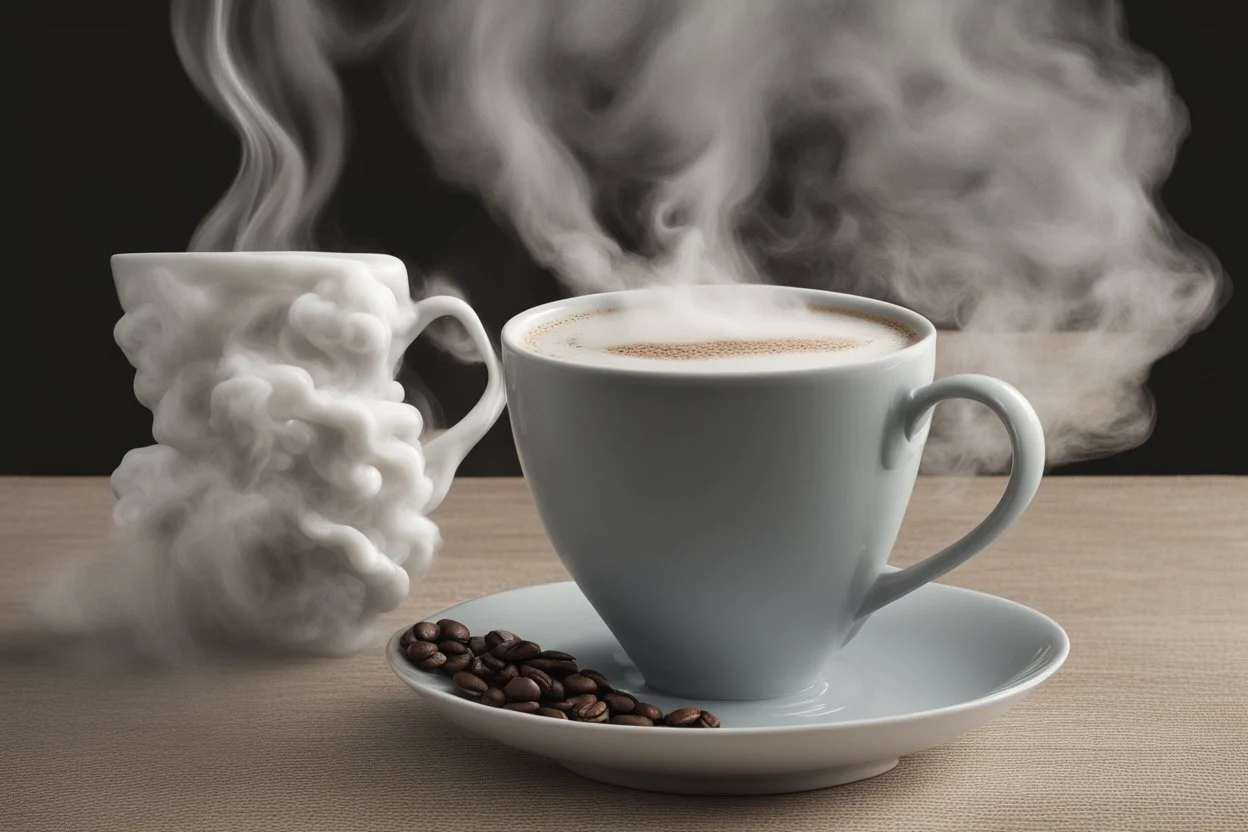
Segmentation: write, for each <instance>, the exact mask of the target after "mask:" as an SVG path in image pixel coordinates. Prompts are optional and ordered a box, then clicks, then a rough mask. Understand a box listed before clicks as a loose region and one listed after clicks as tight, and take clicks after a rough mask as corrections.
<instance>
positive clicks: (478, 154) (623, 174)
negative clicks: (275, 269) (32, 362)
mask: <svg viewBox="0 0 1248 832" xmlns="http://www.w3.org/2000/svg"><path fill="white" fill-rule="evenodd" d="M383 5H384V7H385V8H386V9H387V13H386V14H385V15H384V16H383V17H382V18H381V19H380V22H375V23H371V24H367V25H358V26H354V27H348V26H344V25H343V24H342V23H341V22H335V21H339V18H337V17H335V14H334V13H332V12H330V11H329V9H330V7H329V6H327V5H325V4H324V3H316V2H301V3H294V2H291V3H287V2H277V0H269V2H257V3H252V4H247V8H248V9H249V10H250V12H249V16H245V17H244V16H242V14H241V12H240V11H239V8H240V7H239V6H237V5H236V4H235V3H234V2H233V0H214V2H213V3H210V4H204V5H203V6H201V5H200V4H189V3H176V4H175V9H174V28H175V31H176V32H178V33H179V43H180V44H181V52H182V55H183V57H184V60H185V61H186V63H187V66H188V70H189V71H190V72H191V74H192V76H193V77H195V78H196V79H197V82H198V83H199V85H200V87H201V89H204V90H205V92H206V94H208V95H209V97H210V98H211V99H212V100H214V101H218V102H225V109H226V111H227V112H228V113H229V117H230V118H231V119H232V121H233V122H234V123H235V125H236V127H237V129H238V130H239V132H240V136H242V138H243V141H244V148H245V152H244V163H243V167H242V169H241V171H240V177H239V179H238V180H237V181H236V183H235V186H234V188H233V189H232V190H231V192H230V194H228V195H227V197H226V199H225V200H223V202H222V203H221V205H219V206H218V207H217V209H216V210H215V211H214V212H213V214H212V215H210V217H209V218H208V219H207V220H206V221H205V224H204V226H203V227H202V228H201V229H200V231H199V233H198V234H197V236H196V245H197V246H198V245H207V244H214V245H215V244H221V245H223V247H230V246H231V245H232V246H233V247H236V248H247V247H250V246H254V245H259V244H263V245H264V246H272V247H280V244H282V243H284V242H286V241H289V240H291V239H297V238H300V237H301V236H303V235H306V233H307V228H308V226H309V224H310V222H311V221H312V220H313V219H314V216H315V212H316V210H317V209H318V208H319V206H320V204H321V203H322V202H323V197H324V193H325V191H326V189H327V188H329V187H330V185H331V184H332V182H333V180H334V178H335V177H336V175H337V173H338V168H339V165H340V159H341V153H342V147H343V141H344V136H345V122H344V118H343V109H344V108H343V105H342V100H341V92H340V90H339V89H338V87H337V85H336V84H335V83H334V82H333V80H332V72H331V65H332V63H333V61H335V60H337V59H338V58H339V56H341V55H343V54H348V53H351V54H357V55H358V54H363V53H364V52H367V51H368V50H369V49H370V48H372V47H374V46H377V45H380V44H381V43H383V42H384V43H385V45H386V49H385V50H384V51H379V52H378V54H379V55H381V56H382V58H383V59H384V60H385V61H387V62H388V63H389V65H390V66H391V68H392V73H393V75H392V77H393V79H394V88H395V93H396V98H397V100H398V102H399V105H400V106H401V107H402V108H403V109H404V111H405V112H406V113H407V114H408V116H409V117H410V122H411V124H412V126H413V129H414V130H415V131H416V133H417V134H418V136H419V138H420V139H421V140H422V141H423V142H424V143H425V145H426V146H427V147H428V148H429V149H430V151H431V152H432V153H433V155H434V158H435V159H436V160H437V163H438V165H439V167H440V170H441V171H442V173H443V174H444V175H445V176H446V177H448V178H449V179H452V180H454V181H456V182H459V183H462V184H464V185H466V186H469V187H471V188H474V189H476V190H478V191H479V192H480V193H481V194H482V195H483V196H484V197H485V198H486V199H487V200H488V201H489V202H490V203H491V204H492V205H493V206H495V208H496V209H497V210H498V211H500V212H501V213H502V214H503V215H504V216H505V217H506V218H507V220H508V221H509V222H510V223H511V224H512V225H513V226H514V227H515V229H516V230H517V232H518V233H519V234H520V236H521V238H522V239H523V241H524V243H525V245H526V246H527V248H528V249H529V251H530V252H531V254H532V255H533V257H534V258H535V259H536V260H538V261H539V262H540V263H542V264H544V265H546V266H547V267H549V268H551V269H552V270H553V271H554V272H555V273H556V274H557V275H558V276H559V277H560V278H561V279H562V280H563V282H564V283H565V284H566V285H567V286H568V287H569V288H570V289H571V290H572V291H574V292H578V293H579V292H589V291H602V290H610V289H616V288H623V287H635V286H653V285H681V284H691V283H714V282H727V281H767V280H778V281H781V282H786V283H796V284H801V285H809V286H820V287H825V288H832V289H837V290H844V291H849V292H854V293H859V294H866V295H872V296H876V297H882V298H885V299H889V300H894V301H896V302H899V303H902V304H904V305H908V306H910V307H912V308H914V309H916V310H918V311H920V312H922V313H924V314H926V315H928V316H929V317H931V318H933V319H935V320H936V321H937V322H938V324H940V325H942V326H943V327H945V328H950V329H956V330H961V332H960V333H959V334H958V335H957V336H956V337H954V338H950V339H947V343H946V344H944V345H942V347H941V352H942V358H943V360H944V365H945V367H944V369H945V370H946V371H950V372H954V371H962V370H971V369H973V370H976V371H980V372H988V373H992V374H994V375H998V376H1001V377H1002V378H1005V379H1007V380H1009V381H1012V382H1014V383H1015V384H1017V385H1018V386H1019V387H1020V388H1021V389H1022V390H1023V391H1024V393H1026V394H1027V395H1028V396H1029V397H1030V398H1031V399H1032V401H1033V403H1035V405H1036V406H1037V410H1038V411H1039V412H1040V415H1041V419H1042V421H1043V422H1044V424H1045V426H1046V431H1047V434H1048V436H1047V438H1048V447H1049V454H1050V462H1051V463H1061V462H1068V461H1072V460H1077V459H1082V458H1087V457H1090V456H1099V455H1104V454H1108V453H1112V452H1114V451H1117V450H1121V449H1123V448H1127V447H1131V446H1133V445H1136V444H1138V443H1140V442H1141V441H1143V440H1144V439H1145V438H1146V437H1147V436H1148V434H1149V432H1150V430H1151V426H1152V418H1153V411H1152V403H1151V399H1150V397H1149V396H1148V394H1147V391H1146V390H1145V388H1144V383H1145V380H1146V378H1147V374H1148V370H1149V367H1150V366H1151V365H1152V363H1153V362H1154V361H1156V360H1157V359H1158V358H1159V357H1161V356H1163V355H1165V354H1167V353H1168V352H1170V351H1172V350H1174V349H1176V348H1177V347H1178V346H1180V345H1181V344H1182V342H1183V341H1184V339H1185V338H1186V337H1187V336H1188V335H1189V334H1190V333H1192V332H1193V331H1195V330H1197V329H1199V328H1201V327H1202V326H1204V325H1205V324H1206V323H1207V322H1208V321H1209V319H1210V318H1211V316H1212V315H1213V314H1214V312H1215V311H1216V309H1217V307H1218V304H1219V301H1220V299H1221V297H1222V295H1223V293H1224V290H1225V288H1226V283H1225V280H1224V277H1223V276H1222V274H1221V272H1220V270H1219V267H1218V265H1217V263H1216V261H1215V260H1214V258H1213V257H1212V256H1211V255H1210V254H1208V253H1207V252H1206V251H1204V250H1203V249H1202V248H1201V247H1200V246H1199V245H1197V244H1195V243H1193V242H1191V241H1190V240H1187V239H1186V238H1185V237H1184V236H1183V235H1182V234H1181V232H1179V231H1178V230H1177V229H1175V228H1174V227H1173V225H1172V224H1171V223H1170V222H1168V220H1167V219H1166V218H1165V217H1164V216H1163V215H1162V214H1161V213H1160V212H1159V210H1158V208H1157V206H1156V203H1155V200H1154V198H1153V196H1154V193H1155V191H1156V190H1157V188H1158V187H1159V185H1160V184H1161V183H1162V181H1163V180H1164V178H1165V176H1166V175H1167V173H1168V172H1169V170H1170V167H1171V165H1172V163H1173V160H1174V155H1175V152H1176V149H1177V147H1178V145H1179V142H1180V141H1181V139H1182V136H1183V134H1184V133H1185V131H1186V128H1187V121H1186V114H1185V111H1184V109H1183V107H1182V104H1181V103H1180V102H1179V101H1178V99H1177V98H1176V96H1175V94H1174V92H1173V90H1172V89H1171V87H1170V84H1169V81H1168V78H1167V75H1166V72H1165V70H1164V68H1163V67H1162V66H1161V65H1160V64H1159V63H1158V62H1157V61H1156V60H1155V59H1153V58H1152V57H1151V56H1149V55H1146V54H1144V53H1142V52H1141V51H1139V50H1138V49H1136V48H1135V47H1133V46H1132V45H1131V44H1130V43H1129V42H1128V41H1127V39H1126V36H1125V33H1124V31H1123V27H1122V23H1121V20H1120V16H1119V13H1118V9H1117V6H1116V4H1114V3H1112V2H1074V0H934V1H933V2H923V3H916V2H912V0H871V1H870V2H867V0H804V2H792V3H746V2H731V1H726V0H679V2H668V0H662V1H660V0H579V2H565V1H564V0H529V2H524V3H515V2H489V0H478V1H477V2H472V1H471V0H460V2H445V1H444V2H430V3H423V4H408V3H404V2H399V0H391V2H389V3H387V4H383ZM209 7H210V8H211V9H212V12H211V13H208V12H204V11H200V9H207V8H209ZM208 21H216V22H215V23H213V24H212V25H208ZM220 21H231V23H229V24H228V25H222V24H221V22H220ZM279 32H280V33H281V34H280V36H279V34H278V33H279ZM257 44H268V45H269V47H270V48H271V49H273V50H274V51H272V53H271V55H270V57H269V58H268V60H267V61H266V62H264V63H263V65H261V62H260V61H257V60H256V59H255V58H254V57H253V58H252V59H250V60H249V59H246V58H245V57H237V56H246V55H251V54H252V53H253V52H254V53H255V54H261V52H257V51H256V45H257ZM214 55H215V56H217V57H215V58H214V57H213V56H214ZM230 56H236V57H235V58H234V61H233V63H230V62H229V61H227V60H225V58H228V57H230ZM248 101H250V102H252V104H250V105H247V106H244V105H243V104H237V103H236V104H231V103H230V102H248ZM292 114H298V116H299V117H298V119H295V118H293V115H292ZM295 120H299V121H300V123H301V124H302V125H303V126H304V128H305V131H304V132H308V131H310V132H308V137H309V138H298V136H303V133H300V132H299V131H296V130H295V129H294V127H292V126H290V125H291V124H292V123H293V122H294V121H295ZM283 125H285V126H283ZM310 148H315V150H316V152H310V151H309V149H310ZM249 159H251V160H254V161H253V162H249V161H248V160H249ZM249 165H250V167H249ZM230 233H233V234H234V236H233V237H232V238H230V239H227V238H229V235H230ZM1046 333H1061V335H1060V337H1056V338H1054V337H1049V338H1045V337H1039V336H1041V335H1043V334H1046ZM1055 344H1056V345H1057V346H1056V348H1055V346H1054V345H1055ZM1055 349H1056V352H1055ZM1007 464H1008V442H1007V440H1006V438H1005V435H1004V433H1003V432H1002V431H1000V429H999V428H998V427H997V426H996V425H995V422H994V420H993V419H992V417H991V416H990V415H988V414H987V412H986V411H984V410H983V409H981V408H978V407H977V406H974V405H966V406H965V407H963V408H961V409H959V408H958V407H956V406H948V405H947V406H945V407H943V408H942V409H941V411H940V412H939V414H938V417H937V420H936V423H935V425H934V428H933V433H932V437H931V438H930V440H929V448H928V454H927V457H926V466H927V470H929V471H941V472H944V471H959V472H975V471H996V470H1001V469H1002V468H1004V467H1005V466H1006V465H1007Z"/></svg>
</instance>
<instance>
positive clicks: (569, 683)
mask: <svg viewBox="0 0 1248 832" xmlns="http://www.w3.org/2000/svg"><path fill="white" fill-rule="evenodd" d="M563 689H564V690H565V691H567V692H568V695H569V696H577V695H578V694H582V693H597V691H598V683H597V682H595V681H594V680H593V679H591V678H589V677H588V676H586V675H585V674H584V673H572V674H569V675H567V676H564V677H563Z"/></svg>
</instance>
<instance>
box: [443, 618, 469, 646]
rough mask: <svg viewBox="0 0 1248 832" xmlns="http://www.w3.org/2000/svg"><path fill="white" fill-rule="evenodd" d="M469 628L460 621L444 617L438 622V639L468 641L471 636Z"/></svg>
mask: <svg viewBox="0 0 1248 832" xmlns="http://www.w3.org/2000/svg"><path fill="white" fill-rule="evenodd" d="M471 635H472V633H470V632H468V628H467V627H465V626H464V625H463V624H460V623H459V622H458V621H455V620H453V619H450V618H443V619H442V620H441V621H439V622H438V641H462V642H465V643H467V641H468V638H469V636H471Z"/></svg>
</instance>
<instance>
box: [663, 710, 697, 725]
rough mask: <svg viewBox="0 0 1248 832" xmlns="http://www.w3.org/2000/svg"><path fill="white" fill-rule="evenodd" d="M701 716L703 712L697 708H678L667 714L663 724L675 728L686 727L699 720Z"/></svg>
mask: <svg viewBox="0 0 1248 832" xmlns="http://www.w3.org/2000/svg"><path fill="white" fill-rule="evenodd" d="M701 716H702V712H701V711H700V710H698V709H697V708H677V709H676V710H674V711H672V712H671V713H670V714H668V715H667V718H666V719H664V720H663V724H664V725H670V726H671V727H673V728H684V727H687V726H689V725H692V724H693V723H695V722H697V721H698V719H699V718H701Z"/></svg>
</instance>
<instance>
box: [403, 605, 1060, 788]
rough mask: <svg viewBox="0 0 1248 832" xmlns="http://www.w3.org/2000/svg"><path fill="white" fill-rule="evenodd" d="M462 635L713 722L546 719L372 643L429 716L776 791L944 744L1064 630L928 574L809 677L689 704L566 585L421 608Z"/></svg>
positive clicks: (605, 759)
mask: <svg viewBox="0 0 1248 832" xmlns="http://www.w3.org/2000/svg"><path fill="white" fill-rule="evenodd" d="M440 618H453V619H455V620H457V621H462V622H463V623H464V624H466V625H467V626H468V628H469V629H470V630H472V632H473V633H474V634H484V633H486V632H487V631H489V630H491V629H507V630H511V631H513V632H515V633H518V634H519V635H520V637H521V638H525V639H530V640H532V641H536V642H538V643H540V644H541V645H542V646H544V647H546V648H547V649H551V650H563V651H565V652H568V653H571V654H573V655H574V656H576V658H577V660H578V662H579V664H580V666H581V667H583V668H593V669H596V670H599V671H601V672H602V673H605V674H606V675H607V677H608V678H609V679H611V681H612V683H613V684H614V685H615V686H616V687H618V688H621V689H624V690H628V691H630V692H631V693H633V694H635V695H636V696H637V697H638V698H640V699H643V700H645V701H648V702H652V703H654V704H655V705H657V706H658V707H660V708H662V709H663V710H664V711H665V712H666V711H670V710H673V709H675V708H678V707H683V706H689V705H693V706H699V707H704V708H706V709H707V710H710V711H712V712H713V713H714V714H715V715H716V716H718V717H719V718H720V720H721V722H722V723H723V727H722V728H718V729H687V728H686V729H682V728H635V727H631V726H620V725H594V724H585V723H577V722H566V721H561V720H554V719H547V718H544V717H536V716H530V715H528V714H520V713H513V712H511V711H506V710H502V709H498V708H489V707H486V706H484V705H480V704H478V703H475V702H471V701H469V700H466V699H464V698H462V697H460V696H458V695H457V694H456V693H455V692H454V689H453V688H452V686H451V683H450V680H449V679H447V678H446V677H445V676H443V675H442V674H436V673H426V672H424V671H420V670H417V669H416V668H414V667H412V666H411V665H410V664H409V663H408V661H407V658H406V657H405V656H404V655H403V654H402V653H401V652H400V650H399V645H398V640H399V636H400V635H401V634H402V631H400V632H399V633H395V635H394V636H393V637H392V638H391V639H390V641H389V643H388V644H387V646H386V657H387V659H388V660H389V662H390V666H391V668H393V669H394V672H395V673H396V674H397V675H398V677H399V678H400V679H402V680H403V681H404V682H406V683H407V684H408V685H410V686H411V687H412V688H414V689H415V690H416V692H417V693H419V694H420V695H421V696H422V697H424V698H425V700H426V701H427V702H428V703H429V704H430V705H431V706H432V707H433V708H434V709H435V710H437V711H438V712H439V713H441V714H442V715H443V716H444V717H446V718H447V719H449V720H451V721H452V722H455V723H457V724H459V725H461V726H463V727H465V728H467V729H468V730H470V731H474V732H476V733H478V734H481V735H482V736H485V737H490V738H491V739H495V740H497V741H499V742H502V743H505V744H507V745H510V746H514V747H515V748H519V749H521V750H524V751H530V752H533V753H534V754H541V755H543V756H546V757H552V758H554V759H555V760H557V761H558V762H560V763H561V764H562V765H564V766H565V767H567V768H569V769H571V770H572V771H574V772H577V773H578V774H582V775H584V776H586V777H590V778H592V779H595V780H601V781H603V782H606V783H612V784H615V785H620V786H629V787H632V788H637V789H646V790H650V791H660V792H673V793H683V794H776V793H781V792H796V791H804V790H807V789H819V788H824V787H827V786H836V785H840V784H842V783H851V782H853V781H855V780H862V779H865V778H867V777H874V776H875V775H877V774H883V773H884V772H886V771H888V770H889V769H891V768H892V767H893V766H895V765H896V764H897V758H898V757H900V756H901V755H903V754H911V753H913V752H916V751H921V750H923V749H925V748H931V747H932V746H935V745H940V744H941V743H945V742H948V741H949V740H952V739H953V738H955V737H957V736H958V735H960V734H962V733H964V732H966V731H969V730H970V729H972V728H975V727H977V726H979V725H982V724H984V723H985V722H987V721H988V720H990V719H992V718H993V717H995V716H997V715H998V714H1000V713H1002V712H1003V711H1005V710H1006V709H1007V708H1008V707H1010V706H1011V705H1012V704H1014V703H1015V702H1017V701H1018V700H1019V699H1021V698H1022V697H1023V696H1024V695H1025V694H1026V693H1027V692H1028V691H1030V690H1031V689H1032V688H1034V687H1035V686H1036V685H1038V684H1040V683H1041V682H1042V681H1044V680H1045V679H1047V678H1048V677H1049V676H1050V675H1052V674H1053V672H1054V671H1056V670H1057V669H1058V667H1060V666H1061V664H1062V662H1063V661H1065V659H1066V654H1067V653H1068V652H1069V649H1070V641H1069V639H1068V638H1067V637H1066V633H1065V632H1063V630H1062V628H1061V627H1059V626H1058V625H1057V624H1056V623H1054V622H1053V621H1052V620H1050V619H1049V618H1048V617H1046V616H1044V615H1042V614H1040V613H1038V612H1036V611H1035V610H1032V609H1029V608H1027V607H1024V606H1022V605H1021V604H1016V603H1014V602H1012V601H1006V600H1004V599H1002V598H997V597H995V596H992V595H986V594H984V593H980V592H973V591H971V590H967V589H958V588H956V587H951V586H944V585H941V584H928V585H927V586H925V587H923V588H921V589H919V590H917V591H915V592H914V593H912V594H911V595H909V596H907V597H906V598H903V599H902V600H900V601H898V602H896V603H894V604H890V605H889V606H887V607H885V608H884V609H882V610H880V611H879V612H877V613H876V614H875V615H873V616H872V617H871V618H870V619H869V620H868V621H867V623H866V624H865V625H864V626H863V628H862V630H861V632H859V634H858V635H857V636H856V637H855V638H854V640H853V641H851V642H850V644H849V645H848V646H847V647H845V648H844V649H843V650H842V651H841V652H840V654H839V655H838V656H837V657H836V659H835V660H834V661H832V662H830V663H829V664H828V665H827V666H826V667H825V668H824V670H823V674H822V680H821V681H820V682H819V683H817V684H816V685H814V686H813V687H811V688H810V689H808V690H806V691H804V692H802V693H800V694H797V695H795V696H790V697H786V698H783V699H769V700H765V701H756V702H731V701H715V702H706V701H698V702H691V701H688V700H682V699H674V698H671V697H668V696H664V695H663V694H660V693H658V692H656V691H652V690H650V689H649V688H647V687H646V686H645V683H644V682H643V680H642V679H641V677H640V675H638V674H637V671H636V670H635V669H634V668H633V667H632V665H631V664H630V663H629V662H628V657H627V656H626V655H625V654H624V652H623V651H622V650H621V649H620V647H619V645H618V644H617V643H616V641H615V639H614V638H612V636H611V633H610V632H609V631H608V630H607V628H606V625H604V624H603V623H602V621H601V620H600V619H599V618H598V616H597V614H595V613H594V611H593V609H592V608H591V607H590V605H589V602H588V601H586V600H585V597H584V596H583V595H582V594H581V592H580V590H578V589H577V587H576V584H574V583H571V582H568V583H558V584H545V585H542V586H532V587H526V588H524V589H516V590H512V591H510V592H502V593H499V594H497V595H487V596H485V597H483V598H477V599H475V600H472V601H468V602H466V603H463V604H458V605H456V606H454V607H451V608H449V609H446V610H443V611H441V612H438V613H434V614H431V615H428V616H426V620H431V621H436V620H438V619H440Z"/></svg>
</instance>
